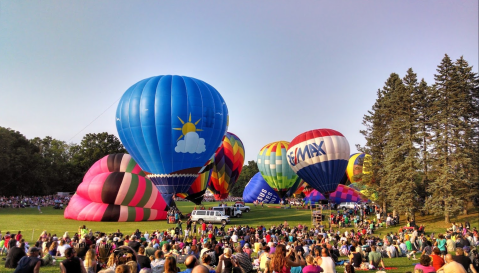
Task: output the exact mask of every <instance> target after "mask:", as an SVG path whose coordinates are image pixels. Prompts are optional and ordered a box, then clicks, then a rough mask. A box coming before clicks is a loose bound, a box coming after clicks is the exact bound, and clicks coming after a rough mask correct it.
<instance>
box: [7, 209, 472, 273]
mask: <svg viewBox="0 0 479 273" xmlns="http://www.w3.org/2000/svg"><path fill="white" fill-rule="evenodd" d="M216 205H217V203H216V202H214V203H213V202H212V203H205V206H206V207H207V208H208V207H211V206H216ZM248 205H249V206H250V207H251V208H252V209H251V212H249V213H244V214H243V217H242V218H233V219H232V221H231V222H230V225H249V226H258V225H266V227H269V226H271V225H278V224H280V223H283V222H284V220H287V221H288V223H289V224H290V225H298V224H303V225H304V224H305V225H307V226H310V225H311V212H310V211H309V210H302V209H295V208H294V207H293V209H281V208H277V206H275V205H271V206H270V207H266V206H265V207H264V208H261V207H254V206H253V205H252V204H248ZM178 207H179V208H180V210H181V211H182V212H183V213H189V212H191V210H192V209H193V207H194V204H193V203H190V202H178ZM42 211H43V213H42V214H40V213H39V212H38V210H37V209H36V208H25V209H0V230H1V231H2V234H5V232H7V231H10V232H12V233H16V232H18V231H19V230H20V231H22V234H23V236H24V238H25V239H26V241H28V242H31V243H33V242H35V241H36V240H37V238H38V237H39V236H40V234H41V232H42V231H43V230H47V231H48V232H49V233H51V234H57V235H58V236H62V235H63V233H64V232H65V231H68V232H69V233H70V235H73V234H74V233H76V232H77V231H78V227H79V226H80V225H83V224H85V225H86V226H87V228H91V229H92V231H93V232H95V231H102V232H106V233H112V232H115V231H116V230H117V229H120V230H121V232H123V233H124V234H131V233H133V232H134V231H135V230H136V229H140V230H141V231H142V232H144V231H149V232H152V231H154V230H157V229H158V230H164V229H166V228H171V227H173V226H174V225H172V224H167V223H166V221H154V222H128V223H113V222H80V221H74V220H68V219H64V218H63V210H54V209H53V208H43V209H42ZM328 212H329V211H328ZM325 213H326V212H325ZM403 218H404V217H403ZM466 220H467V221H469V222H470V223H471V225H472V226H473V227H474V226H475V227H479V213H478V211H477V210H474V211H472V212H471V213H470V214H469V215H459V216H457V218H453V219H451V221H452V222H454V221H455V222H464V221H466ZM416 222H417V224H419V225H420V224H424V225H425V226H426V232H427V234H430V233H431V232H434V233H436V234H437V233H442V232H444V231H445V229H446V228H447V227H449V226H447V225H445V224H444V221H443V218H442V217H435V216H430V215H429V216H425V217H417V221H416ZM349 229H350V228H349ZM397 229H398V227H392V228H388V229H386V228H384V229H379V230H377V234H376V235H381V234H382V235H384V234H386V233H387V232H397ZM0 257H2V256H0ZM3 257H4V256H3ZM415 262H416V261H410V260H408V259H407V258H395V259H386V260H385V264H386V266H388V267H397V268H398V269H396V270H390V271H388V272H393V273H396V272H397V273H399V272H406V271H411V270H412V269H413V264H414V263H415ZM4 263H5V261H3V260H2V259H0V272H2V273H3V272H5V273H7V272H13V270H9V269H5V267H4ZM337 270H339V271H338V272H342V271H343V269H342V268H341V267H338V268H337ZM40 272H59V266H58V265H57V266H49V267H42V268H41V270H40Z"/></svg>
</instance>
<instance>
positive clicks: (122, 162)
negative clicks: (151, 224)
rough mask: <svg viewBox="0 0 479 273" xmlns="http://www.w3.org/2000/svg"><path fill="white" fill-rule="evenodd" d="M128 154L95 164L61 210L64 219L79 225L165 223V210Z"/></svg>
mask: <svg viewBox="0 0 479 273" xmlns="http://www.w3.org/2000/svg"><path fill="white" fill-rule="evenodd" d="M145 176H146V174H145V173H144V172H143V171H142V170H141V168H140V166H138V164H136V162H135V161H134V160H133V159H132V158H131V156H130V155H128V154H112V155H108V156H105V157H103V158H102V159H100V160H98V161H97V162H95V163H94V164H93V165H92V166H91V167H90V169H89V170H88V172H87V173H86V174H85V176H84V178H83V182H82V183H81V184H80V185H79V186H78V188H77V191H76V193H75V195H73V197H72V198H71V200H70V202H69V204H68V206H67V207H66V208H65V212H64V217H65V218H67V219H75V220H81V221H113V222H126V221H145V220H161V219H166V211H167V210H168V206H167V205H166V203H165V201H164V200H163V198H162V197H161V195H160V193H159V192H158V190H157V189H156V187H155V186H154V185H153V183H152V182H151V181H150V180H149V179H148V178H146V177H145Z"/></svg>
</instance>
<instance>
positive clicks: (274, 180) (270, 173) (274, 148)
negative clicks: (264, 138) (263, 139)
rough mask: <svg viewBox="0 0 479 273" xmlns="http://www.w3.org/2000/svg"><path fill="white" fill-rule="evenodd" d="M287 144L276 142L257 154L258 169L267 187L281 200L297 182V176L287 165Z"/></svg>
mask: <svg viewBox="0 0 479 273" xmlns="http://www.w3.org/2000/svg"><path fill="white" fill-rule="evenodd" d="M288 146H289V142H287V141H277V142H273V143H270V144H268V145H266V146H264V147H263V148H262V149H261V150H260V151H259V154H258V160H257V164H258V169H259V171H260V172H261V175H262V176H263V178H264V180H266V182H267V183H268V185H269V186H270V187H271V188H272V189H273V190H275V191H276V193H278V196H279V197H281V198H283V197H284V196H285V195H286V192H287V191H288V190H289V189H290V188H291V187H292V186H293V185H294V184H295V183H296V182H297V181H298V176H297V175H296V173H295V172H294V171H293V170H292V169H291V167H290V166H289V165H288V163H287V160H288V158H287V154H286V151H287V150H288Z"/></svg>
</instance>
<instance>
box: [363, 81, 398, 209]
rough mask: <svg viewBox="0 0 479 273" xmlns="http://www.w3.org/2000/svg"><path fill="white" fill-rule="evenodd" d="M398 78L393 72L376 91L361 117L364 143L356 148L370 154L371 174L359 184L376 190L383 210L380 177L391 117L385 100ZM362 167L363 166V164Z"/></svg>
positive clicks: (384, 206)
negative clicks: (369, 106)
mask: <svg viewBox="0 0 479 273" xmlns="http://www.w3.org/2000/svg"><path fill="white" fill-rule="evenodd" d="M395 77H397V78H399V77H398V76H397V74H395V73H393V74H391V76H390V77H389V79H388V80H387V81H386V83H385V86H384V87H383V88H382V89H380V90H378V91H377V96H378V98H377V99H376V102H375V103H374V105H373V107H372V109H371V110H370V111H368V114H366V115H364V117H363V125H364V126H365V127H366V129H365V130H361V131H360V132H361V134H362V135H364V137H365V138H366V145H365V146H364V147H360V146H359V145H357V149H358V150H359V151H361V152H364V153H367V154H369V155H371V158H372V159H371V163H370V165H369V163H368V165H367V166H366V167H367V168H368V171H369V170H370V171H371V172H372V174H371V175H368V176H363V177H362V181H361V184H365V185H368V186H369V187H370V188H371V189H373V190H375V191H376V192H378V201H379V202H382V204H383V211H387V195H386V191H385V189H386V188H387V186H388V185H387V184H386V183H385V181H383V179H382V177H383V175H384V172H383V168H384V167H383V164H384V159H385V151H384V148H385V146H386V144H387V142H388V138H389V137H390V136H389V134H388V124H389V122H390V121H391V119H392V116H391V112H390V109H389V107H390V105H388V104H387V103H386V102H387V101H388V99H389V96H390V91H391V90H392V89H394V84H395V83H394V80H393V79H392V78H395ZM363 168H364V166H363Z"/></svg>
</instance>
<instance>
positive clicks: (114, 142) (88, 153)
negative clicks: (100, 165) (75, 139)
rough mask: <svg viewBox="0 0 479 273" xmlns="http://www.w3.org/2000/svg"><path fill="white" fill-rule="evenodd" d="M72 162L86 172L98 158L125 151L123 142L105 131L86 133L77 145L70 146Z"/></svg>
mask: <svg viewBox="0 0 479 273" xmlns="http://www.w3.org/2000/svg"><path fill="white" fill-rule="evenodd" d="M72 149H73V150H74V151H75V152H74V154H73V158H72V160H73V162H74V164H75V165H76V166H77V167H79V168H80V170H81V171H83V172H86V171H87V170H88V169H89V168H90V167H91V165H93V163H95V162H96V161H97V160H99V159H100V158H102V157H104V156H106V155H109V154H115V153H126V150H125V148H124V147H123V144H121V142H120V140H119V139H118V138H117V137H116V136H115V135H111V134H108V133H107V132H103V133H98V134H86V135H85V136H84V137H83V139H82V141H81V143H80V145H79V146H78V147H76V146H75V147H72Z"/></svg>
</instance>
